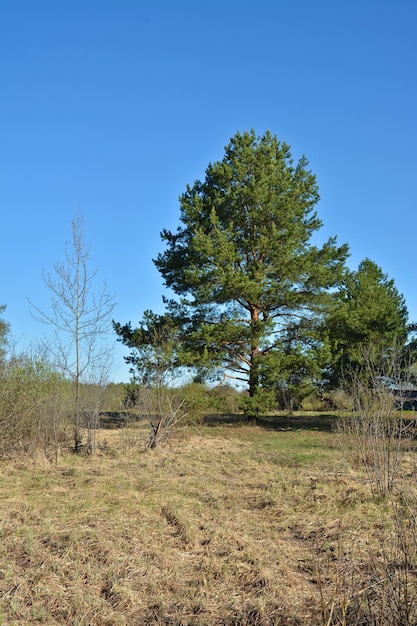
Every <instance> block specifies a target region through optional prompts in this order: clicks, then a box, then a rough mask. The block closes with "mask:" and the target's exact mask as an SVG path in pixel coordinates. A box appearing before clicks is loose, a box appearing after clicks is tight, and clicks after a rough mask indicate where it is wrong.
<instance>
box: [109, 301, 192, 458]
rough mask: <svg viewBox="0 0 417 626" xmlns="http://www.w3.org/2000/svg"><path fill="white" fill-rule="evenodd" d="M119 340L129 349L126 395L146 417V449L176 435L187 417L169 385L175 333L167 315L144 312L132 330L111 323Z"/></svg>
mask: <svg viewBox="0 0 417 626" xmlns="http://www.w3.org/2000/svg"><path fill="white" fill-rule="evenodd" d="M113 327H114V329H115V331H116V334H117V335H118V336H119V338H120V339H119V340H120V341H122V342H123V343H124V344H125V345H126V346H128V347H129V348H130V350H131V353H130V355H129V356H128V357H126V362H127V363H131V364H132V368H131V373H132V383H133V385H134V386H133V387H132V386H130V387H129V390H128V391H129V396H130V399H131V400H133V402H134V405H135V407H136V408H140V409H141V413H142V414H145V415H146V414H147V415H148V420H149V425H150V437H149V441H148V444H147V445H148V447H149V448H155V447H156V446H157V445H158V443H159V442H160V441H161V440H164V439H166V438H167V437H169V436H170V435H171V434H173V433H174V432H175V430H176V429H177V428H178V425H179V423H180V422H181V421H182V420H183V419H184V417H186V412H185V411H184V405H185V398H178V397H175V396H174V394H172V393H170V391H171V390H170V389H169V386H170V385H171V384H172V383H173V382H174V378H173V377H174V376H175V375H176V374H178V369H177V367H178V358H177V350H176V345H177V336H178V331H177V329H176V328H175V326H174V324H173V322H172V320H171V319H170V317H169V316H168V315H156V314H154V313H152V311H146V312H145V314H144V319H143V321H142V322H141V324H140V326H139V327H138V328H136V329H132V327H131V325H130V323H129V324H126V325H124V326H121V324H118V323H116V322H113Z"/></svg>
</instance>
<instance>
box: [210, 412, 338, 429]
mask: <svg viewBox="0 0 417 626" xmlns="http://www.w3.org/2000/svg"><path fill="white" fill-rule="evenodd" d="M337 419H338V416H337V415H336V414H335V413H315V412H314V413H313V412H312V413H304V412H297V413H294V414H293V415H288V414H284V413H282V414H279V415H263V416H260V417H258V418H256V419H252V420H251V419H248V418H247V417H245V416H244V415H242V414H230V415H216V414H211V415H206V416H205V417H204V419H203V424H204V425H205V426H227V425H229V426H235V427H239V426H257V427H259V428H264V429H265V430H322V431H327V432H329V431H331V430H332V429H333V427H334V425H335V423H336V421H337Z"/></svg>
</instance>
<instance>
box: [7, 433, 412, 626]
mask: <svg viewBox="0 0 417 626" xmlns="http://www.w3.org/2000/svg"><path fill="white" fill-rule="evenodd" d="M105 436H106V439H107V443H106V447H105V449H104V450H105V451H104V452H102V453H101V454H99V455H97V456H95V457H93V458H84V457H77V456H71V455H68V456H66V457H63V458H61V459H60V462H59V464H58V466H56V467H55V466H49V465H45V464H41V463H39V462H36V463H35V462H32V463H29V462H21V463H20V464H16V463H11V462H7V463H6V462H4V463H3V464H2V465H0V484H1V491H0V498H1V501H0V535H1V543H0V607H1V612H0V624H2V625H3V626H5V625H7V626H9V625H17V624H19V625H20V624H38V623H42V624H48V625H50V626H53V625H58V624H60V625H61V624H73V625H80V626H81V625H83V626H87V625H91V626H105V625H106V626H110V625H112V626H113V625H114V626H124V625H126V626H127V625H129V626H135V625H141V624H143V625H145V624H170V625H177V626H180V625H196V626H197V625H199V626H203V625H206V626H210V625H221V624H223V625H236V626H237V625H238V624H242V625H247V626H249V625H255V624H257V625H273V624H276V625H280V624H286V625H299V624H306V625H313V624H333V623H334V624H336V623H340V624H341V623H346V624H347V623H352V624H353V623H355V622H353V621H351V622H348V621H347V619H346V621H345V622H343V621H329V620H331V619H336V618H335V616H336V614H337V612H339V613H338V615H339V616H341V615H342V613H343V610H345V609H344V608H343V602H344V598H345V597H346V606H347V607H348V609H349V606H350V607H351V611H352V610H353V607H354V605H355V603H356V602H357V597H359V596H358V594H359V595H360V594H361V593H362V590H363V589H362V588H363V585H365V584H368V582H369V580H368V579H369V577H368V578H367V575H368V574H367V573H368V571H371V567H372V568H373V569H372V572H373V576H374V578H375V576H376V574H375V572H376V570H377V569H378V567H379V565H378V564H379V563H380V562H381V558H382V551H383V545H384V544H383V542H384V541H386V537H387V533H388V532H389V529H390V524H391V523H392V524H394V522H393V521H392V520H394V518H393V517H392V512H391V507H390V504H389V503H387V502H382V503H379V504H378V503H375V502H373V501H372V500H371V498H370V492H369V489H368V487H367V485H366V482H365V481H364V480H363V479H362V478H363V477H362V475H361V474H360V473H355V472H354V471H353V470H351V469H349V468H347V467H346V465H345V463H344V460H343V456H342V455H341V452H340V450H338V449H337V448H334V447H333V446H332V438H333V437H334V436H335V435H332V434H331V433H324V432H309V433H303V432H299V433H291V432H276V431H272V430H271V431H266V430H262V429H260V428H249V427H243V428H228V427H226V426H224V427H221V428H220V427H219V428H212V429H202V430H200V432H193V433H191V432H190V433H187V434H186V436H183V437H182V438H181V439H179V440H176V441H172V442H171V443H170V444H169V445H168V446H166V447H164V448H159V449H156V450H154V451H152V452H146V453H145V452H143V451H141V450H140V449H138V448H137V447H135V446H133V447H131V448H129V449H128V450H126V446H125V444H124V443H123V441H122V440H121V437H122V434H121V433H120V432H110V431H107V432H106V433H105ZM102 439H103V437H102ZM303 442H304V443H303ZM102 443H103V441H102ZM303 445H304V449H301V448H302V446H303ZM297 446H298V447H297ZM299 448H300V449H299ZM297 450H298V455H297ZM303 454H304V455H303ZM309 454H310V456H308V455H309ZM300 455H301V456H300ZM365 574H366V575H365ZM381 576H382V574H381ZM365 579H366V581H368V582H366V581H365ZM381 580H382V578H381ZM361 581H362V582H361ZM364 581H365V582H364ZM361 585H362V586H361ZM362 595H363V594H362ZM360 597H362V596H360ZM355 598H356V599H355ZM348 609H346V610H345V613H346V612H348ZM337 619H340V620H342V617H340V618H339V617H338V618H337ZM358 623H359V622H358ZM360 623H365V622H360ZM381 623H384V622H381ZM410 623H411V622H410Z"/></svg>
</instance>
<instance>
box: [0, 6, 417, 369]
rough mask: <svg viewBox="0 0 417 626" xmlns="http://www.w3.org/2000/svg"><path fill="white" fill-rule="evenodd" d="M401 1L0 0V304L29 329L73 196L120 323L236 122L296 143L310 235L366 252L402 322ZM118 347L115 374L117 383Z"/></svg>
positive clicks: (408, 76)
mask: <svg viewBox="0 0 417 626" xmlns="http://www.w3.org/2000/svg"><path fill="white" fill-rule="evenodd" d="M416 24H417V3H416V2H415V0H389V1H387V0H349V1H348V0H343V1H342V0H338V1H335V0H314V1H313V0H175V1H174V0H152V1H150V0H149V1H144V0H59V1H58V0H36V1H35V0H1V2H0V77H1V98H0V207H1V227H0V255H1V256H0V304H1V303H4V304H6V305H7V310H6V314H5V318H6V319H7V320H8V321H9V322H10V324H11V331H12V335H13V337H14V339H15V340H17V341H18V343H20V345H21V346H22V347H23V345H24V344H25V343H28V342H30V341H32V340H36V339H37V338H39V337H41V336H42V335H43V334H44V333H45V328H44V326H42V325H41V324H39V323H37V322H36V321H34V320H33V318H32V317H31V315H30V312H29V306H28V302H27V297H29V298H30V299H31V300H33V301H34V302H35V303H36V304H38V305H39V306H40V307H42V308H47V307H48V303H49V300H50V294H49V292H48V291H47V290H46V288H45V287H44V286H43V284H42V278H41V275H42V270H43V269H45V270H46V271H48V270H50V269H52V266H53V264H54V263H55V262H57V261H60V260H63V257H64V250H65V241H66V240H67V239H69V238H70V235H71V220H72V218H73V216H74V214H75V212H76V211H77V208H78V206H80V207H81V210H82V213H83V216H84V221H85V231H86V238H87V240H88V241H91V246H92V248H91V267H92V268H95V267H97V268H98V270H99V273H98V276H99V278H101V279H103V280H104V279H105V280H106V281H107V284H108V288H109V290H110V291H113V292H115V294H116V298H117V301H118V305H117V308H116V310H115V312H114V317H115V318H116V319H117V320H118V321H120V322H127V321H129V320H131V321H132V323H133V324H137V322H138V321H139V320H140V319H141V317H142V313H143V311H144V310H145V309H148V308H149V309H153V310H155V311H162V308H163V306H162V295H163V293H164V287H163V284H162V280H161V277H160V275H159V274H158V272H157V271H156V269H155V268H154V266H153V263H152V258H154V257H155V256H156V255H157V254H158V252H159V251H162V250H163V246H162V242H161V240H160V231H161V230H162V229H163V228H168V229H171V230H172V229H175V228H176V226H177V224H178V218H179V204H178V196H179V194H181V193H182V192H183V191H184V190H185V186H186V184H187V183H190V184H192V183H193V182H194V180H195V179H197V178H203V177H204V171H205V168H206V166H207V165H208V163H209V162H212V161H214V160H217V159H221V158H222V157H223V153H224V146H225V144H227V143H228V141H229V139H230V137H231V136H232V135H234V134H235V133H236V132H237V131H241V132H243V131H244V130H250V129H252V128H253V129H254V130H255V131H256V133H257V134H259V135H260V134H262V133H263V132H264V131H265V130H267V129H269V130H270V131H271V132H272V133H273V134H276V135H277V136H278V138H279V139H280V140H281V141H286V142H287V143H288V144H289V145H290V146H291V148H292V154H293V157H294V158H295V159H296V160H298V159H299V158H300V157H301V156H302V155H303V154H305V155H306V156H307V158H308V160H309V163H310V168H311V170H312V171H313V172H314V173H315V174H316V176H317V180H318V184H319V186H320V193H321V201H320V203H319V205H318V212H319V215H320V217H321V219H322V220H323V223H324V226H323V229H322V233H323V238H327V237H328V236H330V235H337V236H338V241H339V242H340V243H344V242H347V243H348V244H349V246H350V251H351V257H350V259H349V265H350V267H351V268H353V269H356V268H357V265H358V263H359V262H360V261H361V260H362V259H363V258H365V257H369V258H371V259H372V260H373V261H375V262H376V263H377V264H378V265H380V266H381V267H382V269H383V271H384V272H385V273H387V274H388V276H389V277H390V278H393V279H394V280H395V284H396V286H397V288H398V289H399V291H400V292H402V293H403V294H404V296H405V298H406V302H407V305H408V309H409V313H410V318H411V319H414V320H416V319H417V292H416V252H415V240H416V238H417V211H416V182H417V149H416V147H417V78H416V77H417V37H416ZM123 354H126V351H125V350H124V349H123V347H122V346H119V347H118V350H117V355H116V359H117V361H116V369H117V372H116V374H115V380H127V379H128V375H127V368H126V366H124V364H123Z"/></svg>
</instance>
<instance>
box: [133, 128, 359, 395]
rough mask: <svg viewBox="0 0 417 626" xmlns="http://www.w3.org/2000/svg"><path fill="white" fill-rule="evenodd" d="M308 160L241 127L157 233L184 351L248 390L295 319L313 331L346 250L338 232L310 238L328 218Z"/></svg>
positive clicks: (303, 336) (303, 332)
mask: <svg viewBox="0 0 417 626" xmlns="http://www.w3.org/2000/svg"><path fill="white" fill-rule="evenodd" d="M307 168H308V162H307V160H306V158H304V157H303V158H301V159H300V160H299V162H298V163H297V164H296V165H294V163H293V160H292V157H291V153H290V148H289V146H288V145H287V144H285V143H280V142H279V141H278V139H277V138H276V137H275V136H272V135H271V133H269V132H266V133H265V134H264V135H263V136H262V137H256V136H255V133H254V132H253V131H252V132H245V133H243V134H240V133H238V134H236V135H235V136H234V137H233V138H232V139H231V141H230V143H229V144H228V145H227V146H226V148H225V155H224V158H223V159H222V161H220V162H215V163H213V164H210V165H209V166H208V167H207V170H206V175H205V179H204V181H202V182H201V181H196V182H195V183H194V185H193V186H192V187H191V186H188V187H187V189H186V191H185V193H184V194H183V195H182V196H181V197H180V206H181V214H180V221H181V224H180V226H179V227H178V229H177V231H176V232H174V233H172V232H170V231H168V230H164V231H163V232H162V234H161V237H162V240H163V241H164V242H165V244H166V250H165V251H164V252H163V253H161V254H159V256H158V257H157V259H156V260H155V264H156V267H157V268H158V270H159V271H160V273H161V275H162V276H163V279H164V281H165V285H166V286H167V287H169V288H170V289H171V290H173V292H174V293H175V294H176V296H177V298H175V299H172V300H169V301H167V309H168V313H169V314H170V316H171V317H172V318H173V319H175V320H176V322H177V324H178V328H179V329H180V331H181V332H180V336H179V339H181V346H182V358H183V359H185V361H186V362H187V363H188V364H190V365H193V366H195V367H199V368H200V369H202V370H205V369H206V368H207V370H208V371H211V370H212V369H213V368H214V369H217V370H218V371H219V370H221V371H223V372H226V373H228V374H229V375H230V376H233V377H235V378H237V379H240V380H242V381H245V382H246V383H247V384H248V388H249V392H250V396H251V397H252V396H254V395H255V394H256V393H257V391H258V390H259V387H260V386H261V384H262V367H263V363H264V362H265V363H266V362H268V377H270V376H271V372H270V366H271V362H273V363H275V364H276V365H275V367H276V368H279V363H280V359H279V358H274V359H271V355H275V356H277V355H278V356H279V351H280V349H281V348H282V342H283V338H284V339H285V337H287V336H288V332H289V329H290V332H291V335H292V336H293V337H298V338H299V339H300V341H301V340H308V336H309V328H311V332H312V334H313V335H314V332H315V329H314V327H315V322H316V320H317V319H318V318H319V317H320V316H321V315H322V313H323V310H324V308H325V306H326V303H327V301H328V297H329V294H328V290H329V289H330V288H331V287H334V286H335V285H337V284H338V283H339V282H340V280H341V277H342V273H343V270H344V263H345V260H346V257H347V254H348V248H347V245H342V246H341V247H337V245H336V238H330V239H329V240H328V241H327V242H326V243H325V244H324V245H322V246H321V247H318V246H315V245H313V244H312V243H311V238H312V235H313V234H314V233H315V232H316V231H318V230H319V229H320V227H321V225H322V223H321V221H320V219H319V218H318V216H317V212H316V211H315V207H316V204H317V202H318V200H319V193H318V186H317V182H316V178H315V176H314V175H313V174H312V173H311V172H310V171H309V170H308V169H307ZM298 329H299V333H298ZM125 330H126V327H125ZM297 333H298V334H297ZM125 339H126V343H128V340H129V338H128V337H125ZM122 340H123V338H122Z"/></svg>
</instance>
